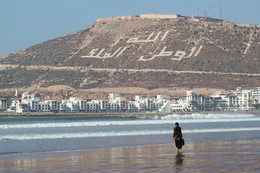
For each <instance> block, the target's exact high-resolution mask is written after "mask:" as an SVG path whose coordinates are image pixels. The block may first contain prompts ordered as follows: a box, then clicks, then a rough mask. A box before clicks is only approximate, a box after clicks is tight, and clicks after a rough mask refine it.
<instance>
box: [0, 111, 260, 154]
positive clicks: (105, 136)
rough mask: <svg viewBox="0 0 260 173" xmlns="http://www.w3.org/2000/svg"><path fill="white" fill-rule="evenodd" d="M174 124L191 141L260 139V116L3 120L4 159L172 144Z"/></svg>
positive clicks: (0, 121) (0, 140)
mask: <svg viewBox="0 0 260 173" xmlns="http://www.w3.org/2000/svg"><path fill="white" fill-rule="evenodd" d="M175 122H178V123H179V124H180V126H181V127H182V132H183V136H184V139H185V141H186V142H207V141H235V140H247V139H250V138H258V139H259V138H260V114H239V113H217V114H200V113H194V114H189V115H188V114H187V115H178V114H171V115H159V114H158V115H155V114H151V115H149V114H146V115H136V114H128V115H95V116H90V115H84V116H83V115H82V116H75V115H71V116H47V117H40V116H37V117H32V116H28V117H1V118H0V159H1V158H8V157H12V156H17V155H22V154H30V153H45V152H62V151H74V150H84V149H93V148H109V147H117V146H135V145H150V144H169V143H173V140H172V133H173V128H174V124H175Z"/></svg>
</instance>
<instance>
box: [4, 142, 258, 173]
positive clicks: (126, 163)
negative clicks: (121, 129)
mask: <svg viewBox="0 0 260 173" xmlns="http://www.w3.org/2000/svg"><path fill="white" fill-rule="evenodd" d="M259 163H260V140H259V139H250V140H241V141H232V142H195V143H187V144H186V145H185V146H184V148H183V151H182V153H180V154H176V152H175V148H174V145H173V144H159V145H149V146H129V147H115V148H101V149H88V150H82V151H70V152H60V153H59V152H58V153H53V152H50V153H41V154H39V153H38V154H37V153H36V154H24V155H16V156H12V157H6V156H0V172H48V173H51V172H70V173H72V172H88V173H96V172H99V173H100V172H102V173H103V172H104V173H110V172H113V173H119V172H120V173H122V172H123V173H128V172H129V173H135V172H138V173H151V172H153V173H157V172H158V173H162V172H179V173H181V172H185V173H187V172H191V173H201V172H205V173H210V172H214V173H215V172H218V173H219V172H223V173H237V172H250V173H251V172H252V173H253V172H260V165H259Z"/></svg>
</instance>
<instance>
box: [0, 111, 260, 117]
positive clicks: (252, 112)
mask: <svg viewBox="0 0 260 173" xmlns="http://www.w3.org/2000/svg"><path fill="white" fill-rule="evenodd" d="M226 113H230V114H260V111H223V112H222V111H219V112H218V111H213V112H93V113H85V112H84V113H54V112H23V113H16V112H0V117H12V116H14V117H27V116H40V117H48V116H99V115H101V116H102V115H162V116H166V115H172V114H177V115H191V114H226Z"/></svg>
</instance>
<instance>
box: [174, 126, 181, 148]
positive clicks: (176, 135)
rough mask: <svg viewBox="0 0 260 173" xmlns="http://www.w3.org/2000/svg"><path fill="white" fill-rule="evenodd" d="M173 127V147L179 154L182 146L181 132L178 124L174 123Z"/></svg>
mask: <svg viewBox="0 0 260 173" xmlns="http://www.w3.org/2000/svg"><path fill="white" fill-rule="evenodd" d="M175 126H176V127H175V128H174V131H173V139H174V140H175V146H176V148H177V152H179V151H180V149H181V148H182V145H183V140H182V132H181V127H180V126H179V123H175Z"/></svg>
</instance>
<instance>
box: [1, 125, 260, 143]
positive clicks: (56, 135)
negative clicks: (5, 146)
mask: <svg viewBox="0 0 260 173" xmlns="http://www.w3.org/2000/svg"><path fill="white" fill-rule="evenodd" d="M240 131H243V132H245V131H260V127H254V128H221V129H192V130H183V134H190V133H214V132H240ZM171 133H172V130H152V131H148V130H142V131H121V132H115V131H110V132H91V133H53V134H24V135H5V136H0V139H2V140H7V139H9V140H31V139H66V138H88V137H115V136H135V135H138V136H140V135H162V134H169V135H170V134H171Z"/></svg>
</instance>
